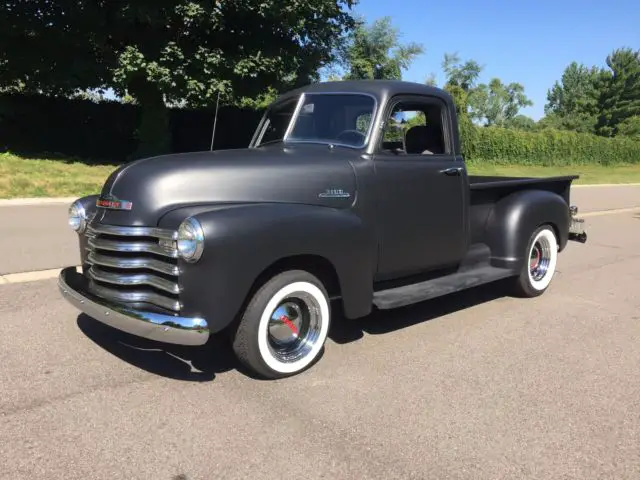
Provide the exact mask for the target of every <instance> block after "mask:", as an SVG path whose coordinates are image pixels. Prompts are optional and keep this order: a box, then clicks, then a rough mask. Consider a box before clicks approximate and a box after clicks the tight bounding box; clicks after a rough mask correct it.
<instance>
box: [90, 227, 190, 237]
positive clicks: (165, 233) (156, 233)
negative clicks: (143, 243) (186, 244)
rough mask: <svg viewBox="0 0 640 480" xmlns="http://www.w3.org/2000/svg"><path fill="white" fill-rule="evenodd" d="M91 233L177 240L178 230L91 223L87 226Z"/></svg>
mask: <svg viewBox="0 0 640 480" xmlns="http://www.w3.org/2000/svg"><path fill="white" fill-rule="evenodd" d="M87 231H88V232H89V233H92V234H94V235H95V234H101V233H102V234H105V235H115V236H119V237H154V238H161V239H164V240H177V239H178V232H176V231H174V230H164V229H162V228H154V227H119V226H117V225H101V224H93V225H90V226H89V227H88V228H87Z"/></svg>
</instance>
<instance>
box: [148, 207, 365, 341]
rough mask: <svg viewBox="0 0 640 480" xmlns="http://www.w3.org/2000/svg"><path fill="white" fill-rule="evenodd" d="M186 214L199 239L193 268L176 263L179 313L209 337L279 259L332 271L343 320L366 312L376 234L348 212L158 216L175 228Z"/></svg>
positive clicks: (273, 210)
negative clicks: (319, 262) (317, 263)
mask: <svg viewBox="0 0 640 480" xmlns="http://www.w3.org/2000/svg"><path fill="white" fill-rule="evenodd" d="M189 215H193V216H194V217H195V218H197V219H198V221H200V223H201V224H202V227H203V229H204V233H205V247H204V252H203V255H202V257H201V259H200V260H199V261H198V262H197V263H195V264H189V263H187V262H183V261H180V269H181V273H180V284H181V287H182V288H183V291H182V292H183V293H182V294H181V297H182V301H183V304H184V313H185V315H189V316H202V317H204V318H206V319H207V321H209V322H210V325H211V326H212V328H213V331H214V332H215V331H220V330H222V329H224V328H225V327H226V326H227V325H229V323H230V322H231V321H232V320H233V319H234V318H235V317H236V315H237V313H238V312H239V311H240V309H241V308H242V305H243V303H244V301H245V299H246V297H247V294H248V293H249V291H250V290H251V288H252V286H253V284H254V282H255V280H256V279H257V278H258V276H259V275H260V274H261V273H262V272H263V271H264V270H265V269H267V268H268V267H269V266H271V265H273V264H274V263H275V262H277V261H278V260H281V259H284V258H287V257H292V256H298V255H315V256H320V257H323V258H324V259H326V260H328V261H329V262H330V263H331V264H332V265H333V266H334V269H335V270H336V273H337V276H338V281H339V283H340V289H341V292H342V298H343V303H344V310H345V315H346V316H347V317H358V316H363V315H366V314H367V313H369V311H370V309H371V302H372V297H373V285H372V278H373V272H374V266H375V255H376V247H375V236H374V235H373V234H372V233H371V232H367V231H366V229H365V227H364V225H363V223H362V221H361V220H360V218H359V217H358V216H356V215H354V214H353V213H352V212H350V211H347V210H338V209H333V208H327V207H318V206H309V205H299V204H244V205H237V204H236V205H228V206H217V207H213V208H211V207H210V208H209V209H208V210H206V209H203V208H195V209H193V208H191V209H190V208H185V209H180V210H177V211H173V212H171V213H170V214H168V215H166V216H165V217H163V219H162V220H161V222H160V225H159V226H167V227H171V228H176V227H177V224H179V223H180V222H181V221H182V220H184V218H186V217H187V216H189Z"/></svg>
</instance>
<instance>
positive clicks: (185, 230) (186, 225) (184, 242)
mask: <svg viewBox="0 0 640 480" xmlns="http://www.w3.org/2000/svg"><path fill="white" fill-rule="evenodd" d="M203 250H204V231H203V230H202V225H200V222H199V221H198V220H196V219H195V218H193V217H189V218H187V219H186V220H185V221H184V222H182V223H181V224H180V228H178V255H180V258H183V259H184V260H186V261H187V262H191V263H195V262H197V261H198V260H200V257H201V256H202V251H203Z"/></svg>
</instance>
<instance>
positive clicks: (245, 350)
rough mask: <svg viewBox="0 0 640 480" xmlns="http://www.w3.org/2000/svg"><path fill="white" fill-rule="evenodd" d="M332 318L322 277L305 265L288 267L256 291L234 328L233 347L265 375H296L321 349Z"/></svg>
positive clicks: (277, 376) (249, 366)
mask: <svg viewBox="0 0 640 480" xmlns="http://www.w3.org/2000/svg"><path fill="white" fill-rule="evenodd" d="M329 322H330V306H329V298H328V295H327V292H326V291H325V288H324V286H323V285H322V283H321V282H320V280H318V279H317V278H316V277H315V276H313V275H311V274H310V273H308V272H305V271H301V270H291V271H287V272H284V273H280V274H278V275H276V276H274V277H273V278H271V279H270V280H269V281H267V282H266V283H265V284H264V285H262V287H261V288H260V289H259V290H258V291H257V292H256V293H255V295H254V296H253V297H252V299H251V300H250V302H249V304H248V305H247V308H246V310H245V311H244V314H243V316H242V318H241V320H240V323H239V325H238V328H237V330H236V331H235V335H234V338H233V349H234V352H235V354H236V356H237V357H238V359H239V360H240V361H241V362H242V363H243V364H244V365H245V366H247V367H248V368H249V369H251V370H252V371H253V372H255V373H257V374H258V375H260V376H261V377H264V378H268V379H276V378H282V377H287V376H291V375H295V374H297V373H300V372H302V371H303V370H305V369H306V368H307V367H309V366H310V365H311V364H312V363H313V362H314V361H315V360H316V359H317V358H318V357H319V356H320V354H321V353H322V350H323V347H324V343H325V341H326V339H327V334H328V332H329Z"/></svg>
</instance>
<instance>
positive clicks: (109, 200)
mask: <svg viewBox="0 0 640 480" xmlns="http://www.w3.org/2000/svg"><path fill="white" fill-rule="evenodd" d="M96 206H98V207H102V208H108V209H110V210H131V207H133V203H131V202H129V201H128V200H120V199H118V198H116V197H114V196H113V195H108V196H105V197H100V198H98V200H97V201H96Z"/></svg>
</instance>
